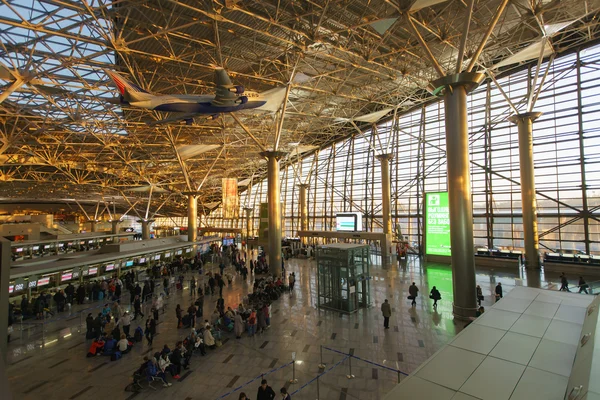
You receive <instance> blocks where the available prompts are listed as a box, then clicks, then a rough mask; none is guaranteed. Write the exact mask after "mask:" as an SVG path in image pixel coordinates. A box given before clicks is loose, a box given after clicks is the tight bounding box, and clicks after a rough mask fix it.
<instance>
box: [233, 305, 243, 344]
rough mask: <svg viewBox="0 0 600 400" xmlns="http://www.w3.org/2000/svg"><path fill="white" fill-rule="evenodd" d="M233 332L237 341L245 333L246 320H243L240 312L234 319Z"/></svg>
mask: <svg viewBox="0 0 600 400" xmlns="http://www.w3.org/2000/svg"><path fill="white" fill-rule="evenodd" d="M233 331H234V332H235V338H236V339H240V338H241V337H242V333H244V320H242V316H241V315H240V313H239V312H236V313H235V317H233Z"/></svg>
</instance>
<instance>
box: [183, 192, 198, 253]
mask: <svg viewBox="0 0 600 400" xmlns="http://www.w3.org/2000/svg"><path fill="white" fill-rule="evenodd" d="M184 194H186V195H187V197H188V215H187V217H188V226H187V236H188V242H190V243H196V242H197V241H198V193H195V192H188V193H184ZM197 252H198V247H197V245H196V244H193V245H192V255H193V256H195V255H196V253H197Z"/></svg>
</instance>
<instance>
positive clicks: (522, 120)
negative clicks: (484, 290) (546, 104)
mask: <svg viewBox="0 0 600 400" xmlns="http://www.w3.org/2000/svg"><path fill="white" fill-rule="evenodd" d="M541 115H542V113H541V112H528V113H524V114H517V115H513V116H511V117H510V118H509V120H510V121H511V122H512V123H514V124H516V125H517V127H518V128H519V169H520V172H521V210H522V212H523V239H524V242H525V267H526V268H527V269H528V270H532V271H531V273H529V271H528V273H527V285H528V286H536V287H539V285H540V274H539V272H537V271H535V270H539V269H540V255H539V237H538V227H537V200H536V197H535V171H534V169H533V137H532V131H533V121H535V120H536V119H538V118H539V117H540V116H541ZM530 275H531V278H533V279H532V280H533V282H530ZM536 276H537V278H536Z"/></svg>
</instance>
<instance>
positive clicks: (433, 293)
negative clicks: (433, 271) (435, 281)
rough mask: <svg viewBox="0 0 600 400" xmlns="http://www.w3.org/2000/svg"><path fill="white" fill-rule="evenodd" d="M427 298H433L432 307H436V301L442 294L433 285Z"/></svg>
mask: <svg viewBox="0 0 600 400" xmlns="http://www.w3.org/2000/svg"><path fill="white" fill-rule="evenodd" d="M429 298H430V299H431V300H433V308H437V302H438V300H441V299H442V295H441V294H440V291H439V290H437V288H436V287H435V286H434V287H433V288H432V289H431V292H429Z"/></svg>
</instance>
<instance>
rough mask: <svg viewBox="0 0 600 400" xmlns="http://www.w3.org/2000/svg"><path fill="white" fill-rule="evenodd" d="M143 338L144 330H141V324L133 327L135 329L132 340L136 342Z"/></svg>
mask: <svg viewBox="0 0 600 400" xmlns="http://www.w3.org/2000/svg"><path fill="white" fill-rule="evenodd" d="M143 338H144V331H143V330H142V327H141V326H138V327H137V328H135V331H134V332H133V340H135V341H136V342H141V341H142V339H143Z"/></svg>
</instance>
